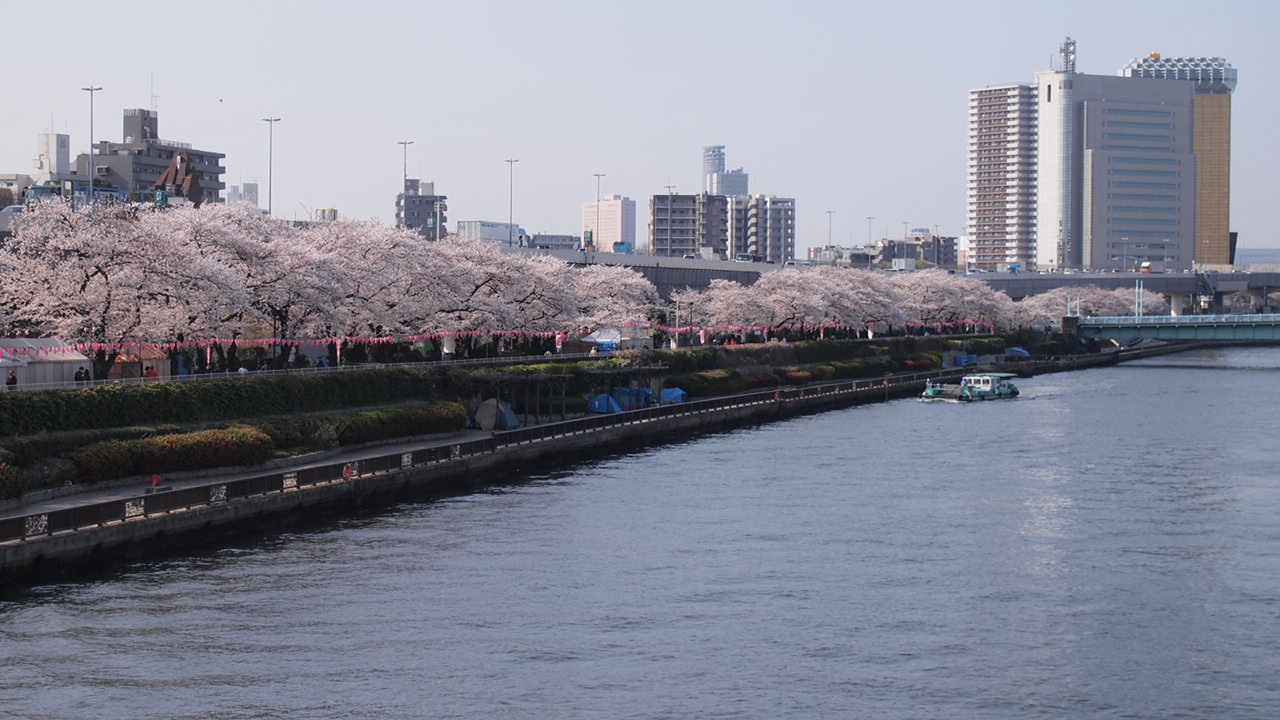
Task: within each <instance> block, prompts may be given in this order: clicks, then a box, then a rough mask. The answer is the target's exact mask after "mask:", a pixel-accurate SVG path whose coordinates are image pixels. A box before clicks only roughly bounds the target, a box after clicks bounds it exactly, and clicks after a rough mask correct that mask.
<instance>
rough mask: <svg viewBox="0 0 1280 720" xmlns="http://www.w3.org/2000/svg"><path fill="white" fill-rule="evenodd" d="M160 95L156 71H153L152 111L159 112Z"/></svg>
mask: <svg viewBox="0 0 1280 720" xmlns="http://www.w3.org/2000/svg"><path fill="white" fill-rule="evenodd" d="M159 100H160V96H159V95H157V94H156V73H155V71H154V70H152V71H151V112H152V113H158V112H159V105H160V102H159Z"/></svg>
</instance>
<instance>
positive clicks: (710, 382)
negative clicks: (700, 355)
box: [665, 370, 746, 397]
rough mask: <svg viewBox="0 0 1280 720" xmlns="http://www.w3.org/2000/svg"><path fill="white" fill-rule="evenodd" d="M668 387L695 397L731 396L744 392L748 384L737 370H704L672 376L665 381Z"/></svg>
mask: <svg viewBox="0 0 1280 720" xmlns="http://www.w3.org/2000/svg"><path fill="white" fill-rule="evenodd" d="M665 385H666V386H667V387H676V388H680V389H682V390H684V391H685V392H686V393H688V394H689V395H692V396H695V397H705V396H707V395H731V394H733V393H736V392H742V391H743V390H744V389H745V387H746V383H745V382H743V380H742V376H741V375H740V374H739V373H738V371H737V370H704V371H702V372H696V373H685V374H683V375H671V376H669V377H667V379H666V381H665Z"/></svg>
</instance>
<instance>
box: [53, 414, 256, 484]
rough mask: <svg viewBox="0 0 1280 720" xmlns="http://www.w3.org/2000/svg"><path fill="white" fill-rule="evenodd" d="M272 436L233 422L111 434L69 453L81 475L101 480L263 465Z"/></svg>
mask: <svg viewBox="0 0 1280 720" xmlns="http://www.w3.org/2000/svg"><path fill="white" fill-rule="evenodd" d="M271 448H272V445H271V438H270V437H268V436H267V435H266V434H265V433H263V432H262V431H261V430H258V429H257V428H251V427H246V426H233V427H229V428H225V429H221V430H201V431H199V432H192V433H177V434H173V435H162V436H159V437H151V438H141V439H137V440H108V441H106V442H101V443H96V444H94V445H90V446H88V447H84V448H80V449H79V450H75V451H73V452H71V453H69V454H68V459H69V460H71V461H72V462H73V463H75V466H76V470H77V472H78V473H79V476H80V479H81V480H82V481H84V482H96V481H98V480H105V479H108V478H113V477H126V476H129V475H137V474H143V473H162V472H176V471H181V470H201V469H205V468H216V467H227V466H229V465H257V464H259V463H262V462H263V461H265V460H266V459H267V458H268V457H270V455H271Z"/></svg>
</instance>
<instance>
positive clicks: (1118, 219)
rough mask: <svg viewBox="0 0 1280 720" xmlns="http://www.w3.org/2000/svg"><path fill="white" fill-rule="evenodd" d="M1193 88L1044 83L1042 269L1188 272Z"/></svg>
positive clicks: (1056, 77) (1086, 80) (1070, 77)
mask: <svg viewBox="0 0 1280 720" xmlns="http://www.w3.org/2000/svg"><path fill="white" fill-rule="evenodd" d="M1193 92H1194V89H1193V86H1192V84H1191V83H1174V82H1168V81H1165V80H1158V79H1148V78H1129V77H1117V76H1104V75H1085V74H1080V73H1076V72H1074V47H1073V48H1072V58H1071V62H1070V63H1064V70H1058V71H1048V72H1041V73H1037V74H1036V103H1037V110H1036V114H1037V118H1038V128H1039V132H1038V140H1037V162H1036V183H1037V185H1036V199H1037V202H1036V258H1035V260H1036V265H1035V266H1036V268H1037V269H1040V270H1053V269H1059V268H1106V269H1132V268H1134V267H1137V266H1138V265H1139V264H1140V263H1142V262H1146V261H1153V262H1162V263H1163V264H1165V265H1166V266H1167V267H1170V268H1174V269H1178V268H1189V267H1190V266H1191V262H1192V259H1193V257H1194V254H1195V228H1196V202H1195V190H1196V157H1195V153H1194V152H1193V149H1192V143H1191V131H1192V124H1193V117H1192V103H1193Z"/></svg>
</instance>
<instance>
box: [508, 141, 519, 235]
mask: <svg viewBox="0 0 1280 720" xmlns="http://www.w3.org/2000/svg"><path fill="white" fill-rule="evenodd" d="M505 162H506V163H507V247H511V242H512V237H513V234H514V232H515V228H514V227H512V226H513V225H514V224H515V206H516V205H515V203H516V163H518V162H520V158H511V159H508V160H506V161H505Z"/></svg>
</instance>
